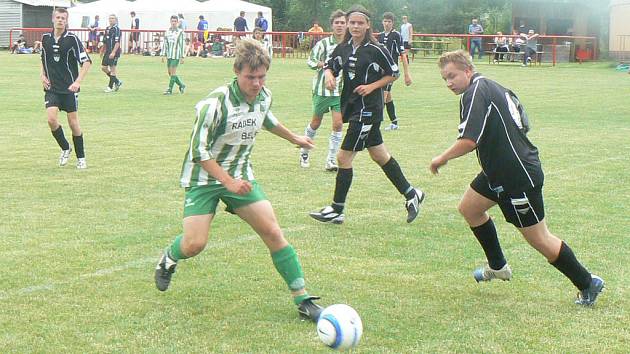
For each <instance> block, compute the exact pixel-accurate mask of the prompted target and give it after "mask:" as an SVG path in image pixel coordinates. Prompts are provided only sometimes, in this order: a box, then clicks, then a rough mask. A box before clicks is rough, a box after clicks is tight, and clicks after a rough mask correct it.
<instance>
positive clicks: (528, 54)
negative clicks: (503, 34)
mask: <svg viewBox="0 0 630 354" xmlns="http://www.w3.org/2000/svg"><path fill="white" fill-rule="evenodd" d="M538 36H539V34H538V33H535V31H534V30H533V29H530V30H528V31H527V33H521V37H522V38H523V40H524V41H525V52H524V53H523V63H522V64H521V66H527V64H529V63H531V62H532V58H534V59H535V55H536V52H537V51H538V50H537V47H538Z"/></svg>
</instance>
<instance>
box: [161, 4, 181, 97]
mask: <svg viewBox="0 0 630 354" xmlns="http://www.w3.org/2000/svg"><path fill="white" fill-rule="evenodd" d="M177 20H178V17H177V16H175V15H173V16H171V27H170V28H169V29H167V30H166V33H164V42H162V55H163V56H162V63H163V62H164V57H166V69H167V70H168V76H169V78H170V80H169V82H168V89H166V91H164V94H165V95H172V94H173V85H175V84H177V86H178V87H179V93H181V94H183V93H184V91H185V90H186V85H184V83H183V82H182V81H181V80H180V79H179V76H177V66H178V65H179V63H182V64H184V55H185V52H184V31H183V30H182V29H180V28H179V24H178V21H177Z"/></svg>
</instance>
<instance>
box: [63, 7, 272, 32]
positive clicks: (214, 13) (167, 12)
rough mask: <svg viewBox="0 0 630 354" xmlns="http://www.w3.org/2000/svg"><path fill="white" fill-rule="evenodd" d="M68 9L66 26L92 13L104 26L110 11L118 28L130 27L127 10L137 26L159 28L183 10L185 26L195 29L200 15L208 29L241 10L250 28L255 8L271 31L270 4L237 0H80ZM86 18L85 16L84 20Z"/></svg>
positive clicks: (228, 24)
mask: <svg viewBox="0 0 630 354" xmlns="http://www.w3.org/2000/svg"><path fill="white" fill-rule="evenodd" d="M68 11H69V12H70V28H81V27H86V26H87V23H92V22H93V20H94V15H99V17H100V23H99V25H100V26H99V27H101V28H105V27H106V26H107V25H108V23H107V18H108V17H109V15H110V14H115V15H116V16H118V23H119V26H120V28H121V29H129V28H131V17H130V15H129V13H130V12H131V11H135V12H136V16H137V17H139V18H140V29H141V30H143V29H144V30H162V29H166V28H168V27H169V18H170V17H171V15H176V14H180V13H181V14H183V15H184V19H185V20H186V22H188V30H195V29H196V28H197V22H198V21H199V15H203V16H204V17H205V19H206V20H207V21H208V24H209V29H210V30H216V29H217V28H219V27H222V28H230V29H231V28H233V26H234V19H235V18H236V17H238V16H239V13H240V12H241V11H245V18H246V19H247V25H248V27H249V29H250V30H253V29H254V20H255V18H256V16H257V14H258V11H262V13H263V16H264V17H265V18H266V19H267V21H268V23H269V29H268V31H271V18H272V17H271V16H272V12H271V8H269V7H265V6H260V5H256V4H251V3H248V2H245V1H239V0H210V1H206V2H198V1H195V0H137V1H134V2H130V1H126V0H100V1H96V2H93V3H89V4H81V5H78V6H75V7H72V8H70V9H68ZM86 18H87V19H89V20H87V21H86Z"/></svg>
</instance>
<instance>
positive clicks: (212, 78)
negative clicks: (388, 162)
mask: <svg viewBox="0 0 630 354" xmlns="http://www.w3.org/2000/svg"><path fill="white" fill-rule="evenodd" d="M94 60H95V62H97V63H98V64H100V59H98V58H94ZM482 61H483V63H482V64H480V65H479V68H478V69H479V71H480V72H482V73H483V74H485V75H486V76H488V77H490V78H494V79H496V80H498V81H499V82H501V83H502V84H504V85H505V86H507V87H510V88H512V89H513V90H514V91H515V92H516V93H517V94H519V96H520V98H521V99H522V101H523V102H524V105H525V107H526V108H527V110H528V112H529V115H530V118H531V119H532V125H533V127H532V132H531V133H530V137H531V139H532V140H533V142H534V143H535V144H536V145H537V146H538V147H539V148H540V150H541V158H542V161H543V167H544V169H545V172H546V177H547V178H546V185H545V198H546V199H545V201H546V210H547V222H548V224H549V226H550V228H551V230H552V232H554V233H555V234H557V235H558V236H560V237H561V238H563V239H564V240H566V242H567V243H568V244H569V245H570V246H571V247H572V248H573V250H574V251H575V252H576V254H577V256H578V258H579V259H580V260H581V261H582V262H583V263H584V264H585V265H587V267H588V268H589V269H591V270H592V271H593V272H595V273H596V274H598V275H600V276H601V277H603V278H604V279H605V281H606V291H605V292H604V293H603V294H602V296H601V297H600V299H599V301H598V303H597V305H596V306H595V307H594V308H581V307H576V305H574V304H573V300H574V296H575V290H574V288H573V286H572V285H571V283H570V282H569V281H568V280H567V279H565V278H564V277H563V276H562V275H561V274H560V273H559V272H557V271H556V270H555V269H554V268H553V267H551V266H550V265H548V264H547V263H546V261H545V259H544V258H543V257H542V256H541V255H539V254H538V253H536V252H535V251H534V250H533V249H532V248H530V247H529V246H528V245H527V244H526V243H525V241H524V240H522V239H521V237H520V236H519V234H518V233H517V231H516V230H515V229H514V228H512V227H511V226H510V225H508V224H506V223H504V222H501V221H502V218H501V215H500V212H499V211H498V210H493V216H494V217H495V219H496V220H497V225H498V230H499V232H500V237H501V242H502V245H503V247H504V251H505V254H506V256H507V257H508V260H509V261H510V264H511V266H512V268H513V270H514V279H513V280H512V281H511V282H492V283H487V284H476V283H475V281H474V280H473V278H472V273H471V272H472V270H473V268H474V267H475V266H477V265H479V264H481V263H482V262H483V261H484V257H483V252H482V250H481V248H480V247H479V246H478V244H477V243H476V241H475V239H474V237H472V235H471V233H470V231H469V230H468V228H467V227H466V225H465V223H464V221H463V219H462V218H461V217H460V216H459V215H458V212H457V210H456V206H457V203H458V200H459V198H460V196H461V194H462V192H463V191H464V189H465V187H466V186H467V184H468V182H469V181H470V180H471V179H472V178H473V177H474V176H475V174H476V173H477V172H478V170H479V168H478V166H477V163H476V159H475V158H474V156H473V155H470V156H467V157H464V158H461V159H459V160H455V161H452V162H450V163H449V164H448V165H447V166H446V167H445V168H444V169H443V170H442V173H441V175H440V176H438V177H434V176H432V175H431V174H430V173H429V171H428V169H427V166H428V164H429V162H430V160H431V158H432V157H433V156H435V155H436V154H438V153H440V152H441V151H442V150H443V149H444V148H446V147H447V146H449V145H450V144H451V143H452V142H453V140H454V139H455V137H456V134H457V125H458V97H456V96H454V95H452V94H451V93H450V92H449V91H448V90H447V89H446V88H445V87H444V84H443V82H442V80H441V78H440V77H439V73H438V71H437V70H436V67H435V64H434V63H433V62H428V61H420V60H417V61H416V62H414V63H412V64H411V70H412V76H413V79H414V84H413V86H411V87H409V88H407V87H404V85H403V84H402V83H401V82H399V83H397V84H396V86H395V89H394V92H393V93H394V97H395V101H396V103H397V110H398V113H399V116H400V118H401V125H402V129H401V130H399V131H396V132H392V133H389V132H388V133H386V134H385V142H386V144H387V146H388V147H389V149H390V150H391V152H392V154H393V155H394V156H395V157H396V159H397V160H398V161H399V163H400V165H401V166H402V168H403V170H404V171H405V172H406V174H407V177H408V178H409V179H410V181H412V183H414V184H416V185H418V186H420V187H421V188H422V189H424V190H425V191H426V192H427V194H428V198H427V200H426V203H425V205H424V209H423V213H422V215H421V216H420V217H419V219H418V220H416V221H415V222H414V223H413V224H411V225H408V224H406V223H405V220H404V219H405V211H404V208H403V199H402V197H401V196H399V195H398V194H397V192H396V191H395V189H394V187H393V186H392V185H391V184H390V183H389V182H388V181H387V179H386V177H385V176H384V174H383V173H382V171H381V170H380V169H379V168H378V167H377V166H376V165H375V164H373V163H372V162H371V161H369V157H368V156H367V154H365V153H364V154H361V155H360V156H359V157H358V158H357V160H356V164H355V179H354V182H353V185H352V189H351V191H350V195H349V197H348V207H347V213H346V218H347V219H346V223H345V224H344V225H341V226H333V225H321V224H318V223H316V222H315V221H313V220H312V219H310V218H309V217H308V215H307V213H308V212H309V211H311V210H314V209H317V208H319V207H321V206H323V205H325V204H327V203H329V202H330V200H331V198H332V190H333V185H334V175H333V174H330V173H326V172H324V171H323V164H324V158H325V155H326V149H327V137H328V132H329V129H330V128H329V127H330V122H329V121H328V120H327V121H326V122H325V123H324V124H323V125H322V129H321V130H320V134H319V135H318V137H317V138H316V143H317V145H318V146H317V149H316V150H315V151H314V152H313V154H312V167H311V168H310V169H308V170H304V169H301V168H300V167H299V164H298V150H297V149H296V148H295V147H293V146H291V145H290V144H289V143H287V142H285V141H283V140H281V139H279V138H277V137H275V136H273V135H272V134H269V133H262V134H260V135H259V136H258V140H257V147H256V148H255V149H254V156H253V161H254V168H255V173H256V176H257V179H258V181H259V182H260V183H261V185H262V186H263V188H264V190H265V191H266V193H267V194H268V196H269V198H270V200H271V201H272V203H273V204H274V206H275V210H276V213H277V215H278V218H279V220H280V223H281V225H282V227H283V229H284V230H285V233H286V236H287V238H288V239H289V241H290V242H291V243H292V244H294V246H295V247H296V249H297V250H298V252H299V254H300V257H301V260H302V263H303V266H304V269H305V272H306V278H307V284H308V286H309V288H310V290H311V292H312V293H314V294H317V295H320V296H322V297H323V299H322V301H321V302H322V303H323V304H333V303H347V304H349V305H351V306H353V307H354V308H355V309H356V310H357V311H358V312H359V313H360V314H361V316H362V319H363V323H364V327H365V329H364V336H363V339H362V342H361V344H360V346H359V348H358V349H357V350H356V352H360V353H375V352H378V353H411V352H426V353H430V352H479V353H480V352H485V353H488V352H512V353H514V352H517V353H524V352H545V353H546V352H561V353H581V352H592V353H602V352H619V353H621V352H627V351H628V348H630V302H628V299H629V298H630V286H629V280H630V262H629V261H628V260H629V259H630V241H629V239H628V236H627V233H628V230H630V218H629V217H628V210H629V209H630V202H629V200H630V199H629V197H630V183H629V178H628V171H629V170H630V144H628V136H629V135H630V113H629V110H628V97H629V95H630V78H628V75H627V74H620V73H617V72H615V71H614V70H612V69H611V68H610V66H609V65H608V64H603V63H590V64H583V65H572V64H565V65H561V66H558V67H555V68H553V67H535V68H534V67H533V68H521V67H517V66H510V65H501V66H489V65H487V64H485V60H482ZM0 62H1V63H2V65H1V67H2V69H1V70H2V75H1V76H0V77H2V94H1V95H0V107H2V124H1V125H0V137H1V138H0V139H1V141H2V143H1V144H0V155H1V156H3V158H2V163H1V165H2V167H1V168H0V181H2V183H1V184H0V198H1V201H2V205H1V211H0V236H1V237H2V238H1V239H2V242H3V244H4V246H3V247H2V248H1V250H0V260H1V261H0V269H2V272H3V274H4V275H3V276H2V281H1V282H0V306H1V307H2V310H1V311H0V329H1V330H0V348H2V349H0V351H2V352H15V353H25V352H70V353H99V352H134V353H135V352H146V353H160V352H173V353H175V352H177V353H180V352H198V353H204V352H217V353H223V352H225V353H232V352H250V353H269V352H276V353H304V352H309V353H310V352H322V353H324V352H327V351H328V349H326V348H325V347H324V346H323V345H322V344H321V343H320V341H319V339H318V337H317V334H316V331H315V326H314V325H313V324H311V323H308V322H301V321H300V320H299V319H298V316H297V313H296V310H295V308H294V305H293V304H292V302H291V300H290V297H289V296H288V293H287V291H286V286H285V284H284V282H283V281H282V279H281V278H280V276H279V275H278V274H276V272H275V270H274V269H273V266H272V263H271V259H270V257H269V255H268V253H267V251H266V248H265V247H264V245H263V244H262V242H261V241H260V240H259V239H258V238H257V237H256V236H255V235H254V234H253V232H252V231H251V229H249V227H248V226H247V225H246V224H245V223H243V222H241V221H240V220H238V219H237V218H236V217H234V216H231V215H229V214H227V213H225V212H223V211H221V212H220V213H219V214H218V216H217V218H216V220H215V222H214V224H213V228H212V230H211V232H212V235H211V241H210V243H209V245H208V248H207V249H206V250H205V252H203V253H202V254H201V255H199V256H198V257H196V258H194V259H191V260H187V261H184V262H182V263H181V264H180V265H179V267H178V272H177V273H176V274H175V276H174V279H173V283H172V285H171V288H170V289H169V290H168V291H167V292H165V293H160V292H158V291H157V290H156V289H155V287H154V284H153V269H154V266H155V262H156V261H157V258H158V256H159V254H160V251H161V250H162V249H163V248H164V247H165V246H166V245H168V244H169V243H170V242H171V240H172V238H173V236H174V235H176V234H177V233H179V232H180V230H181V209H182V200H183V198H182V196H183V193H182V190H181V189H180V188H179V186H178V177H179V172H180V167H181V160H182V158H183V155H184V152H185V148H186V144H187V139H188V137H189V135H190V130H191V127H192V122H193V120H194V110H193V107H194V104H195V103H196V102H197V101H198V100H200V99H201V98H202V97H204V96H205V95H206V94H207V93H208V92H209V91H211V90H212V89H214V88H215V87H217V86H219V85H221V84H223V83H225V82H227V81H228V80H229V79H230V78H231V77H232V76H233V75H232V73H231V62H230V61H229V60H221V59H219V60H210V59H197V58H192V59H189V60H187V62H186V63H185V65H183V66H180V68H179V74H180V76H181V77H182V79H183V80H184V81H185V82H186V84H187V85H188V91H187V93H186V94H185V95H183V96H180V95H179V94H176V95H173V96H171V97H163V96H162V95H161V92H162V91H163V90H164V88H165V85H166V83H167V76H166V68H165V65H164V64H162V63H161V62H160V61H159V59H156V58H150V57H140V56H125V57H123V58H122V60H121V61H120V74H119V77H120V78H121V79H122V80H123V81H124V86H123V87H122V89H121V91H120V92H118V93H115V94H105V93H103V92H102V89H103V88H104V87H105V84H106V80H105V76H104V74H103V73H101V72H100V68H99V67H98V65H97V66H95V67H93V68H92V70H91V72H90V74H89V75H88V77H87V79H86V80H85V82H84V84H83V86H82V93H81V96H80V102H81V108H80V111H79V112H80V118H81V123H82V127H83V129H84V132H85V133H84V134H85V144H86V152H87V158H88V165H89V168H88V169H87V170H85V171H77V170H76V169H75V168H74V163H75V159H74V156H73V158H72V160H71V162H70V164H69V165H68V166H66V167H65V168H59V167H57V158H58V153H59V151H58V150H59V149H58V147H57V146H56V143H55V142H54V140H53V138H52V136H51V134H50V132H49V129H48V127H47V124H46V118H45V111H44V108H43V93H42V91H41V85H40V82H39V62H38V57H37V56H35V55H33V56H26V55H22V56H17V55H13V56H11V55H8V54H6V53H2V54H0ZM311 75H312V72H311V71H310V70H308V69H307V67H306V65H305V63H304V62H303V61H298V60H290V61H289V60H287V61H283V60H282V59H275V60H274V62H273V67H272V69H271V71H270V73H269V77H268V82H267V84H268V85H267V86H268V87H269V88H270V89H271V90H272V91H273V93H274V97H275V102H274V107H273V110H274V113H275V115H276V116H277V117H278V118H279V119H280V120H281V121H283V122H284V123H285V125H287V126H288V127H290V128H291V129H292V130H294V131H299V132H301V131H303V129H304V126H305V124H306V122H307V120H308V119H309V116H310V113H309V112H310V78H311ZM62 122H64V129H65V131H66V135H69V132H70V130H69V128H68V126H67V123H66V121H65V118H63V119H62Z"/></svg>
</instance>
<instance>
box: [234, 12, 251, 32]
mask: <svg viewBox="0 0 630 354" xmlns="http://www.w3.org/2000/svg"><path fill="white" fill-rule="evenodd" d="M234 31H235V32H249V27H247V20H246V19H245V11H241V14H240V16H238V17H237V18H236V19H235V20H234Z"/></svg>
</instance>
